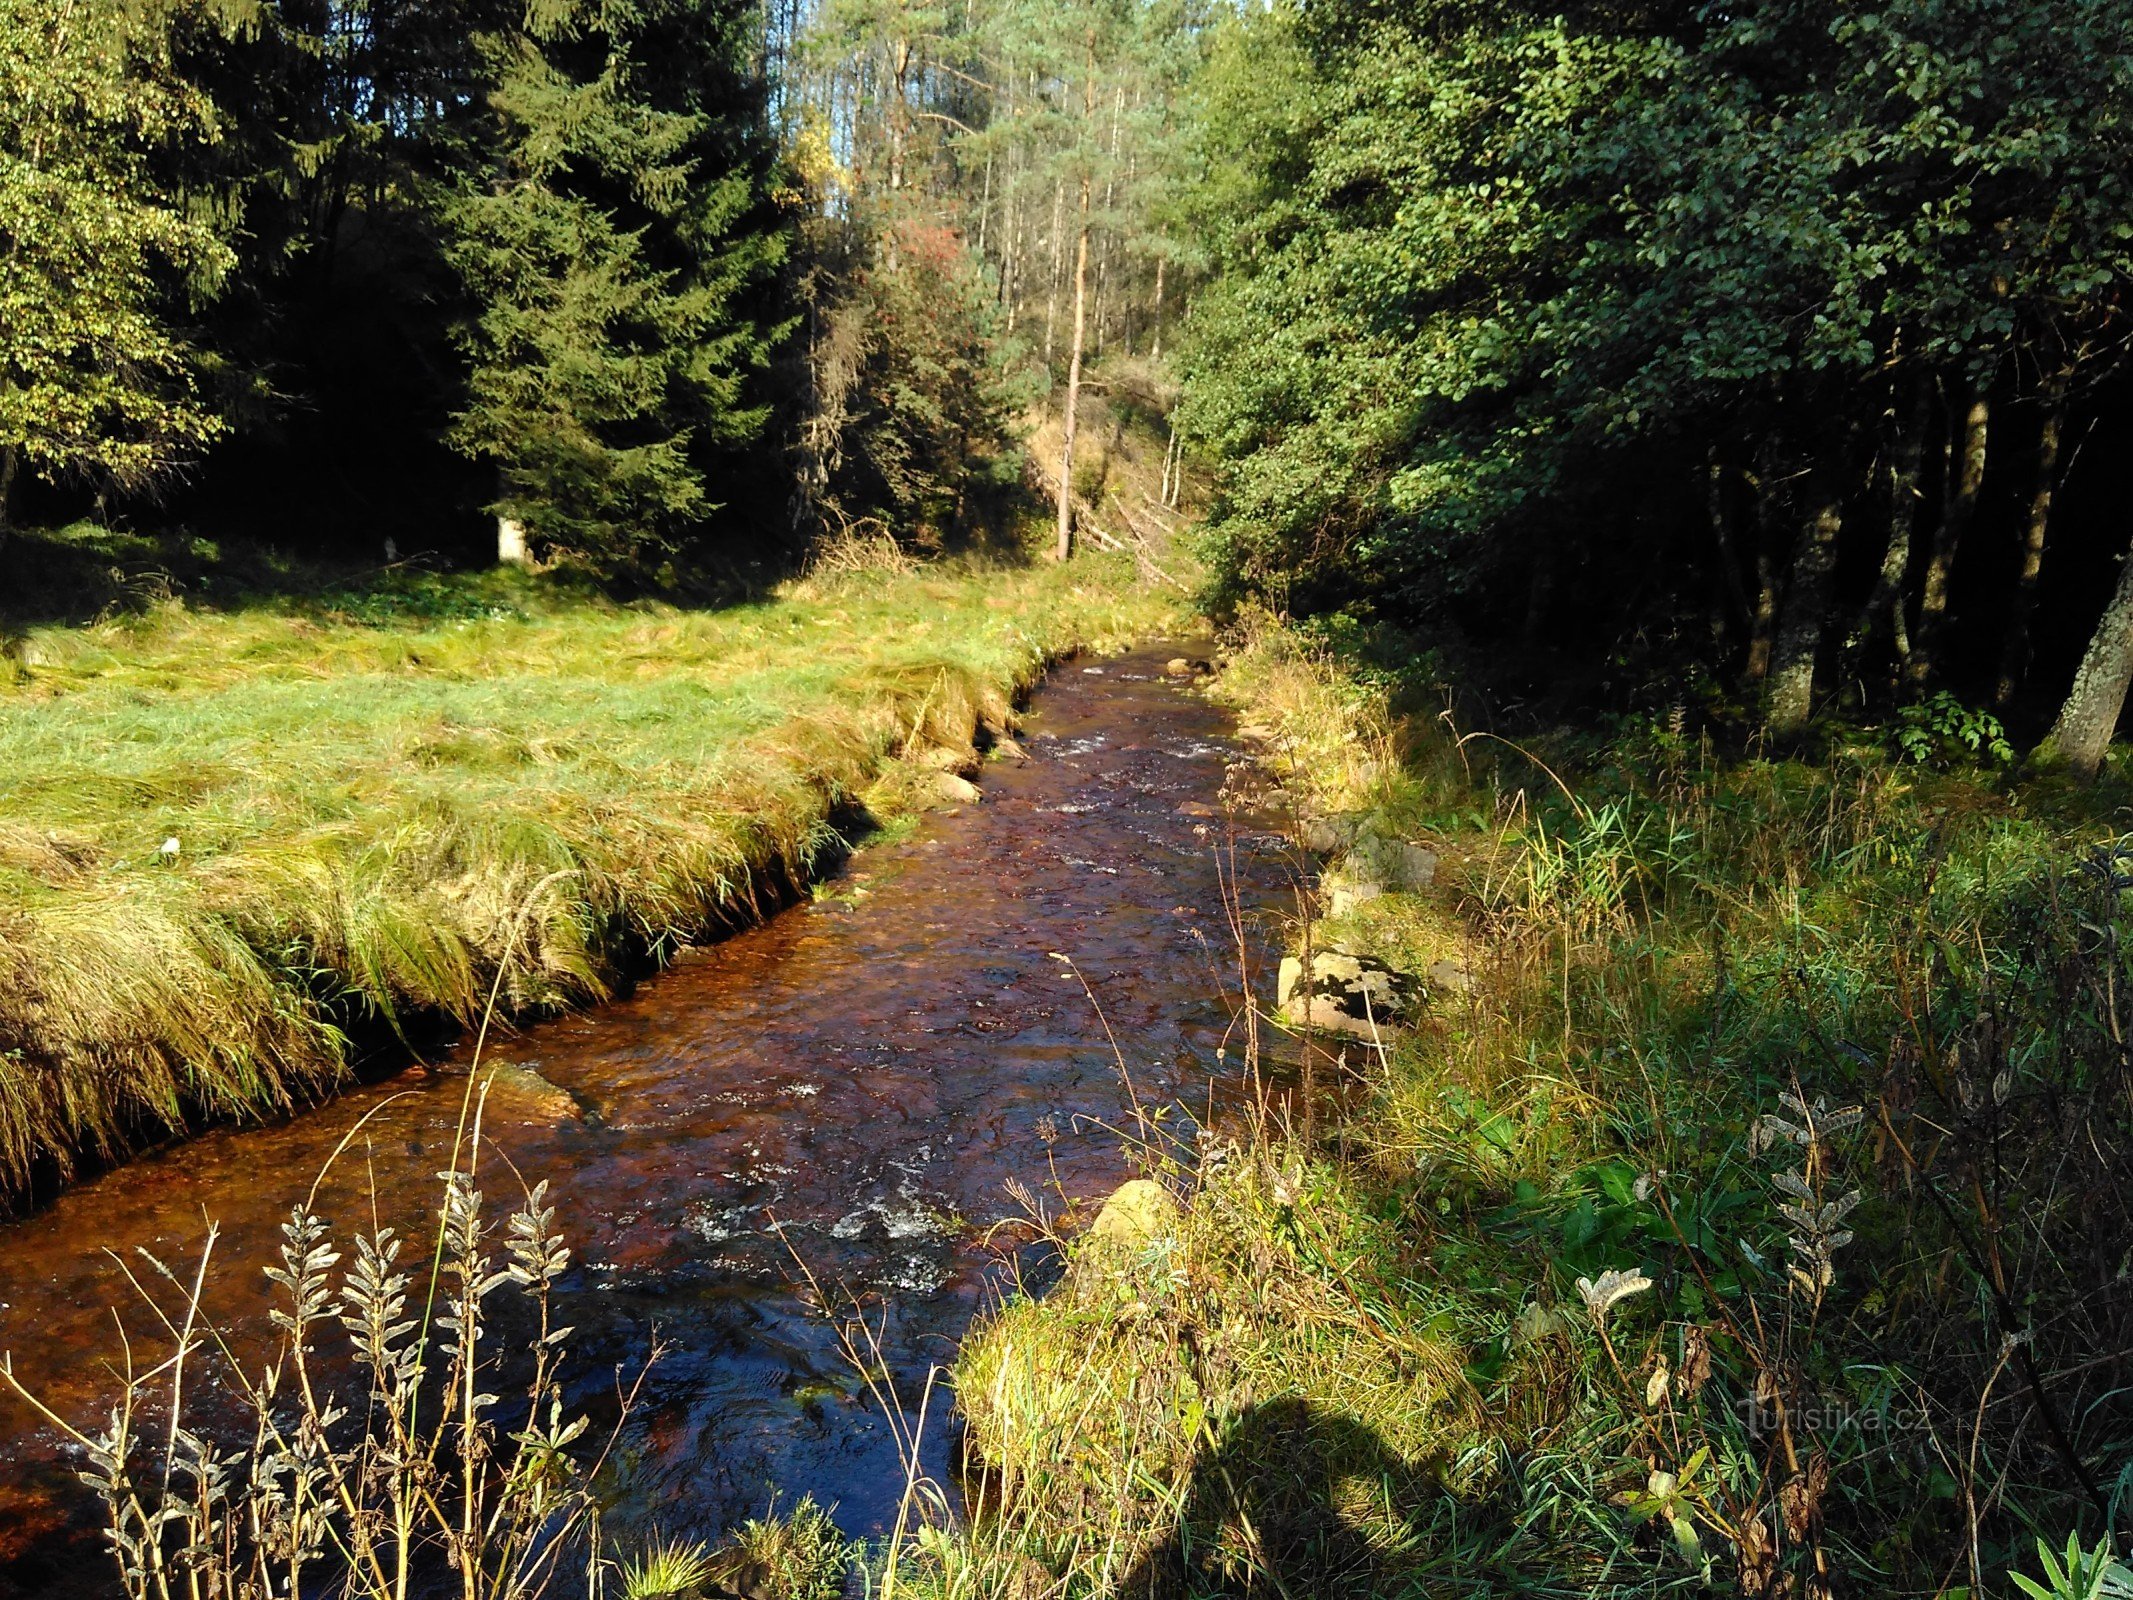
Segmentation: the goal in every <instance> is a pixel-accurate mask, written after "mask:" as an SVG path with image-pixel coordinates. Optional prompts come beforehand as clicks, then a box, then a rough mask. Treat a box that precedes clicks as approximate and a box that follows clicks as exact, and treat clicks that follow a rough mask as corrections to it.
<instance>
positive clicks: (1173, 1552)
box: [1119, 1399, 1419, 1600]
mask: <svg viewBox="0 0 2133 1600" xmlns="http://www.w3.org/2000/svg"><path fill="white" fill-rule="evenodd" d="M1416 1475H1417V1474H1416V1470H1415V1469H1414V1468H1413V1467H1411V1466H1410V1465H1409V1464H1408V1463H1407V1462H1405V1461H1403V1460H1402V1459H1401V1458H1400V1457H1399V1456H1398V1455H1397V1454H1396V1453H1394V1452H1393V1451H1392V1450H1391V1449H1390V1448H1389V1447H1388V1446H1387V1445H1386V1443H1385V1441H1384V1440H1383V1439H1382V1438H1381V1437H1379V1435H1378V1434H1377V1433H1376V1431H1375V1430H1373V1429H1371V1428H1369V1427H1366V1426H1364V1425H1363V1424H1362V1423H1359V1422H1357V1421H1356V1420H1355V1419H1353V1418H1352V1417H1344V1416H1339V1415H1335V1414H1333V1413H1329V1412H1327V1411H1324V1410H1322V1409H1319V1408H1316V1407H1313V1406H1312V1405H1310V1404H1309V1403H1308V1402H1306V1401H1303V1400H1298V1399H1286V1400H1278V1401H1274V1402H1271V1403H1269V1404H1267V1405H1263V1406H1259V1407H1256V1408H1254V1409H1253V1410H1251V1411H1249V1412H1247V1413H1246V1414H1245V1415H1244V1416H1243V1417H1242V1418H1241V1419H1240V1420H1239V1421H1238V1422H1237V1423H1236V1424H1235V1425H1234V1426H1233V1427H1231V1428H1229V1429H1228V1430H1227V1431H1226V1433H1225V1436H1224V1438H1223V1441H1222V1443H1221V1444H1220V1446H1218V1447H1216V1448H1214V1449H1210V1450H1203V1451H1202V1452H1201V1454H1200V1456H1199V1459H1198V1460H1196V1461H1195V1462H1194V1464H1193V1476H1192V1489H1191V1498H1190V1499H1189V1501H1188V1502H1187V1505H1186V1509H1185V1515H1184V1517H1183V1518H1182V1519H1181V1520H1180V1522H1179V1525H1178V1530H1177V1532H1176V1533H1175V1534H1173V1535H1172V1536H1171V1538H1170V1539H1169V1540H1168V1541H1167V1542H1166V1543H1164V1544H1163V1545H1161V1546H1159V1547H1158V1548H1156V1549H1155V1550H1153V1551H1151V1552H1150V1553H1149V1554H1148V1556H1147V1557H1146V1558H1145V1559H1144V1560H1143V1561H1142V1562H1141V1564H1140V1565H1139V1566H1138V1567H1137V1568H1135V1569H1134V1571H1133V1573H1132V1575H1131V1576H1130V1577H1128V1579H1127V1580H1126V1582H1125V1584H1124V1585H1123V1586H1122V1587H1121V1588H1120V1591H1119V1592H1120V1594H1122V1595H1124V1596H1126V1597H1128V1600H1216V1597H1218V1596H1232V1595H1235V1596H1265V1597H1267V1600H1305V1597H1307V1596H1308V1597H1311V1600H1320V1597H1324V1600H1377V1597H1381V1596H1386V1597H1389V1596H1398V1595H1407V1594H1413V1593H1418V1592H1419V1590H1418V1589H1417V1588H1416V1584H1415V1580H1414V1578H1413V1576H1412V1575H1411V1574H1408V1573H1405V1572H1403V1571H1401V1570H1400V1569H1399V1568H1398V1567H1397V1566H1396V1565H1394V1564H1393V1563H1391V1562H1390V1561H1389V1560H1388V1558H1387V1554H1386V1552H1385V1550H1384V1549H1383V1548H1382V1547H1381V1546H1380V1545H1379V1544H1378V1543H1376V1542H1375V1541H1373V1540H1372V1539H1371V1538H1370V1537H1369V1536H1368V1535H1367V1534H1365V1533H1364V1532H1363V1531H1362V1530H1361V1529H1360V1528H1358V1527H1357V1526H1356V1525H1355V1523H1354V1521H1353V1520H1352V1519H1351V1517H1350V1516H1349V1515H1347V1514H1344V1513H1345V1511H1346V1510H1347V1509H1348V1508H1350V1507H1352V1506H1353V1505H1354V1504H1356V1503H1358V1502H1360V1501H1370V1502H1373V1503H1375V1504H1376V1505H1377V1506H1378V1507H1379V1508H1380V1509H1382V1507H1383V1506H1384V1505H1385V1504H1386V1503H1387V1502H1388V1501H1390V1502H1391V1503H1393V1504H1398V1503H1400V1502H1401V1501H1403V1500H1405V1499H1406V1498H1408V1495H1407V1493H1406V1491H1407V1490H1408V1489H1410V1488H1412V1486H1413V1482H1412V1480H1413V1479H1414V1478H1415V1477H1416Z"/></svg>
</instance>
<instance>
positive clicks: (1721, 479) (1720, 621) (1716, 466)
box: [1703, 444, 1753, 652]
mask: <svg viewBox="0 0 2133 1600" xmlns="http://www.w3.org/2000/svg"><path fill="white" fill-rule="evenodd" d="M1703 502H1704V515H1705V516H1706V517H1708V518H1709V519H1710V523H1711V542H1712V543H1713V544H1714V545H1716V546H1717V547H1718V561H1717V565H1716V570H1715V571H1714V572H1713V574H1712V577H1713V580H1714V581H1713V584H1712V592H1711V642H1712V644H1713V645H1715V646H1717V647H1718V649H1719V650H1720V651H1721V652H1722V651H1724V649H1725V648H1726V636H1727V635H1728V634H1730V633H1731V632H1732V631H1733V620H1734V618H1735V617H1748V616H1751V615H1752V614H1753V613H1752V611H1751V608H1750V607H1749V605H1748V596H1747V592H1746V591H1745V590H1743V589H1742V588H1741V582H1740V556H1739V554H1738V553H1737V552H1736V551H1735V550H1734V548H1733V523H1732V520H1731V519H1730V518H1729V517H1728V516H1727V514H1726V466H1725V463H1724V462H1723V461H1722V460H1720V459H1719V454H1718V446H1717V445H1715V444H1714V445H1712V446H1711V448H1710V449H1709V450H1708V451H1706V452H1705V455H1704V480H1703Z"/></svg>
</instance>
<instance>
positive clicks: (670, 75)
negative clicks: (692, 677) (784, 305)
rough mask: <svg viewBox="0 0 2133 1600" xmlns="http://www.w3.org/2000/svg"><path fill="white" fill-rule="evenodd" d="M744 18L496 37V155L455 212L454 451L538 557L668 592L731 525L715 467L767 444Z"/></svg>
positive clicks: (564, 25)
mask: <svg viewBox="0 0 2133 1600" xmlns="http://www.w3.org/2000/svg"><path fill="white" fill-rule="evenodd" d="M754 16H755V13H754V11H753V9H752V8H751V7H749V6H747V5H744V4H737V3H735V0H555V3H552V4H550V5H549V6H548V7H546V8H545V9H543V8H541V7H538V6H537V7H534V8H532V9H530V10H529V12H528V13H527V17H526V21H525V23H524V25H523V26H522V27H520V28H517V29H514V30H511V31H509V32H500V33H497V34H494V35H490V36H488V37H486V38H485V39H484V40H483V41H482V49H483V55H484V58H485V60H486V63H487V69H488V72H489V74H490V84H489V88H488V92H487V108H488V116H487V118H486V119H485V122H486V125H485V126H482V127H480V128H479V129H478V130H477V131H476V133H475V139H476V140H477V141H478V148H479V149H480V150H481V151H482V152H483V155H482V156H481V157H480V158H478V159H477V160H475V161H472V162H470V163H469V167H470V172H469V176H467V177H466V178H465V179H464V180H462V181H461V182H460V184H459V185H458V186H457V188H456V190H455V191H454V193H453V195H452V197H451V198H450V200H449V201H448V203H447V206H446V212H445V220H446V225H447V229H448V234H449V244H448V249H449V252H450V256H451V259H452V262H453V264H454V265H455V267H456V268H457V269H458V271H459V273H460V275H461V277H462V279H463V281H464V283H465V284H466V286H467V288H468V290H469V292H470V294H471V296H472V298H473V300H474V302H475V311H474V314H473V315H472V317H471V318H470V320H469V322H468V324H467V326H466V328H465V330H464V337H465V343H466V347H467V349H468V352H469V354H470V355H471V357H472V360H473V370H472V372H471V374H470V377H469V393H468V399H467V404H466V406H465V408H464V409H463V410H462V411H461V412H460V414H459V417H458V421H457V427H456V434H455V440H456V443H457V444H458V445H459V446H460V448H462V449H464V450H466V451H468V452H470V453H472V454H475V455H477V456H480V457H483V458H486V459H488V460H490V461H493V462H494V463H495V465H496V467H497V470H498V475H499V489H498V494H497V498H496V500H495V503H494V506H493V508H492V509H493V510H494V511H495V513H496V515H497V516H498V517H499V518H500V519H503V520H506V521H508V522H510V523H515V524H517V525H518V527H519V528H521V529H523V530H524V534H525V537H526V539H527V542H528V544H529V545H530V547H531V548H532V551H533V552H534V553H535V554H551V553H557V552H564V553H568V554H570V555H571V556H573V557H575V558H577V559H579V560H582V561H585V562H586V563H588V564H589V565H592V566H594V567H597V568H600V569H603V570H605V571H608V572H611V573H631V574H635V575H640V576H657V575H659V574H660V572H661V569H662V567H663V566H664V565H665V564H666V563H668V562H669V561H670V560H671V558H672V556H673V554H674V553H675V552H676V551H677V550H678V549H679V548H681V546H682V545H683V544H684V543H685V542H686V541H687V540H688V539H689V538H690V536H691V535H692V533H693V532H694V531H695V530H697V529H698V528H700V526H701V525H702V523H703V520H704V518H705V517H706V516H707V514H708V513H710V512H711V511H713V510H715V509H716V503H717V500H718V489H717V487H716V485H715V483H714V481H713V474H714V472H715V470H716V468H717V465H718V462H719V458H720V452H721V451H722V450H724V451H730V450H731V449H732V448H733V447H734V446H736V445H739V444H743V443H746V442H747V441H749V440H751V439H753V438H755V437H757V436H758V435H759V434H760V433H761V431H762V428H763V424H764V421H765V418H766V411H765V408H763V407H762V406H760V405H758V404H755V403H752V402H751V397H750V393H749V391H750V378H751V375H752V374H753V373H754V372H755V371H757V370H758V369H759V368H761V367H762V366H763V365H764V363H765V362H766V361H767V359H768V356H769V353H770V350H771V347H772V346H773V344H774V343H775V342H776V338H777V335H778V332H779V330H777V329H776V328H774V327H771V326H769V325H767V323H766V322H765V320H764V317H763V314H762V304H761V302H762V301H763V299H764V296H763V295H762V293H761V289H762V286H763V284H764V283H765V281H766V280H767V279H768V278H769V277H770V275H771V274H772V273H773V272H774V270H775V268H776V267H777V265H778V263H779V262H780V260H781V259H782V253H783V250H784V235H783V232H782V231H781V229H780V228H779V226H778V225H777V221H776V218H775V217H774V216H773V215H771V214H770V213H769V211H768V209H767V205H766V201H765V199H764V194H765V189H766V184H765V182H764V179H765V173H766V161H765V148H766V146H765V141H766V138H767V133H766V130H765V127H764V124H763V120H762V116H761V110H760V100H759V88H758V85H757V84H756V83H755V81H754V76H753V68H752V65H751V62H752V59H753V55H754V50H755V40H754V38H753V34H752V31H751V23H752V19H753V18H754Z"/></svg>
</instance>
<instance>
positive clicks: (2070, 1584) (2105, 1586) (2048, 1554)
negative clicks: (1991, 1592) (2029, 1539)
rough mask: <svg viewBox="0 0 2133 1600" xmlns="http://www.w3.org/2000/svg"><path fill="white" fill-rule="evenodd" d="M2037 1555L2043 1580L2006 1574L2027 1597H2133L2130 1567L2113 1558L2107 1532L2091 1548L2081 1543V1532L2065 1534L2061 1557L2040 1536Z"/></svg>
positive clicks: (2050, 1599) (2069, 1599) (2098, 1599)
mask: <svg viewBox="0 0 2133 1600" xmlns="http://www.w3.org/2000/svg"><path fill="white" fill-rule="evenodd" d="M2037 1559H2038V1560H2040V1561H2042V1562H2043V1563H2044V1582H2042V1583H2039V1582H2038V1581H2037V1580H2036V1579H2035V1578H2032V1577H2029V1576H2028V1575H2027V1574H2025V1573H2020V1572H2016V1573H2011V1574H2009V1576H2011V1577H2012V1578H2013V1579H2014V1582H2015V1587H2016V1588H2018V1589H2020V1590H2021V1591H2022V1592H2023V1593H2024V1594H2026V1595H2028V1596H2029V1597H2030V1600H2133V1570H2128V1569H2127V1567H2126V1566H2125V1565H2124V1564H2123V1563H2122V1562H2120V1561H2118V1560H2116V1559H2114V1557H2113V1556H2112V1553H2111V1538H2110V1535H2109V1534H2105V1535H2104V1537H2103V1538H2102V1539H2100V1540H2098V1541H2097V1544H2096V1548H2095V1549H2093V1550H2084V1549H2083V1548H2082V1547H2081V1538H2080V1535H2078V1534H2072V1533H2070V1534H2068V1535H2067V1536H2066V1557H2065V1559H2064V1561H2062V1560H2061V1559H2060V1558H2059V1557H2058V1556H2056V1555H2054V1554H2053V1553H2052V1547H2051V1546H2050V1545H2048V1544H2046V1543H2045V1542H2044V1541H2043V1540H2042V1539H2039V1540H2038V1541H2037Z"/></svg>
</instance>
